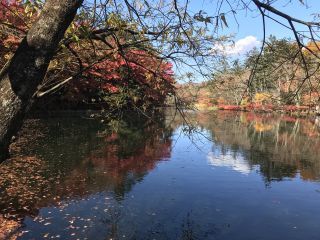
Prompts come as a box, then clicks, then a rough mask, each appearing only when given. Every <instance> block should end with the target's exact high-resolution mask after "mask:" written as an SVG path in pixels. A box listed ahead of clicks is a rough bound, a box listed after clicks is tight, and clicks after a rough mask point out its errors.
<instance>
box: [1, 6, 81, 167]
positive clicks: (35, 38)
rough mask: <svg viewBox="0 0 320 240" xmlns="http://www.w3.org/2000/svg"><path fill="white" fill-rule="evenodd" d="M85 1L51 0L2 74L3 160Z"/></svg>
mask: <svg viewBox="0 0 320 240" xmlns="http://www.w3.org/2000/svg"><path fill="white" fill-rule="evenodd" d="M82 2H83V0H64V1H57V0H47V1H46V3H45V5H44V8H43V10H42V12H41V14H40V16H39V18H38V20H37V21H36V22H35V23H34V24H33V25H32V27H31V29H30V30H29V32H28V33H27V35H26V37H25V38H24V39H23V40H22V42H21V43H20V45H19V47H18V49H17V51H16V52H15V54H14V56H13V58H12V59H11V61H10V63H9V64H8V66H7V67H6V68H5V69H4V70H3V71H2V73H0V113H1V115H0V161H1V160H4V159H5V158H6V157H7V156H8V152H9V151H8V149H9V145H10V142H11V138H12V136H13V135H15V134H16V132H17V131H18V130H19V128H20V127H21V125H22V122H23V118H24V115H25V113H26V111H27V110H28V107H29V106H30V104H31V102H32V98H33V95H34V93H35V91H36V90H37V87H38V85H39V84H40V83H41V81H42V80H43V78H44V76H45V74H46V71H47V68H48V65H49V62H50V60H51V59H52V57H53V55H54V52H55V50H56V49H57V47H58V44H59V42H60V40H61V39H62V38H63V36H64V33H65V31H66V29H67V28H68V26H69V25H70V23H71V22H72V20H73V19H74V17H75V15H76V12H77V9H78V8H79V7H80V5H81V4H82Z"/></svg>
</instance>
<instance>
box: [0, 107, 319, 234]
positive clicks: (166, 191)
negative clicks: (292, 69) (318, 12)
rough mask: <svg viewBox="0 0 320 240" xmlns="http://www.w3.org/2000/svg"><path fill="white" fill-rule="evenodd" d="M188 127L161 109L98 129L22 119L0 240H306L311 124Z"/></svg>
mask: <svg viewBox="0 0 320 240" xmlns="http://www.w3.org/2000/svg"><path fill="white" fill-rule="evenodd" d="M188 120H189V121H190V122H191V123H192V124H193V126H194V127H196V129H198V130H199V131H200V134H199V131H197V132H193V133H192V131H191V132H190V131H187V132H188V134H187V135H184V134H183V129H186V128H185V127H186V126H185V123H184V122H183V120H182V119H181V118H179V116H177V117H176V118H175V119H172V115H171V114H170V113H168V114H167V115H166V116H162V115H161V116H159V119H158V121H156V122H155V121H154V120H150V119H145V118H141V116H140V117H138V118H134V117H133V116H129V117H128V118H123V119H122V120H121V121H112V122H109V124H108V126H107V125H106V123H104V122H101V121H97V120H92V119H85V118H68V117H59V118H49V119H41V120H30V121H28V123H27V124H26V126H25V128H24V129H23V131H22V133H21V136H20V137H19V138H18V140H17V141H16V142H15V144H14V145H13V149H12V151H13V153H14V158H13V159H12V160H11V161H7V162H5V163H4V164H2V165H1V166H0V239H1V238H4V237H5V236H6V237H10V236H11V237H17V236H18V237H19V238H21V239H43V238H60V239H73V238H74V239H77V238H79V239H92V238H95V239H235V238H236V239H257V238H258V237H259V239H270V238H271V239H276V237H275V236H282V237H284V238H290V239H316V238H313V237H314V236H318V235H319V234H320V230H319V228H318V227H316V223H317V222H318V220H320V217H318V216H320V210H317V209H318V208H317V203H318V201H319V200H320V194H319V192H320V190H319V189H320V186H319V185H318V183H317V181H318V180H319V179H320V159H319V156H320V138H319V137H320V131H319V127H318V126H317V125H316V124H314V123H315V121H314V120H312V119H311V120H310V119H298V118H293V117H289V116H280V115H271V114H270V115H269V114H252V113H244V112H242V113H236V112H223V111H222V112H215V113H212V114H201V113H190V114H188ZM169 123H170V124H169ZM208 139H211V141H210V140H208ZM287 180H291V181H287ZM280 183H281V184H282V185H277V184H280ZM266 185H267V186H268V188H266V187H265V186H266ZM235 196H236V198H235ZM305 196H308V198H307V199H305V198H304V197H305ZM282 202H285V203H286V204H285V206H283V205H281V204H282ZM249 219H251V220H252V219H254V221H249ZM275 219H277V221H275ZM297 226H298V227H299V229H300V230H299V231H297V230H296V228H297ZM243 229H245V230H246V231H243ZM270 229H273V230H272V231H270ZM273 231H275V233H273ZM261 233H263V234H261ZM276 233H277V234H278V235H275V234H276ZM10 234H11V235H10ZM261 235H263V236H262V237H261ZM302 237H305V238H302ZM279 239H281V238H279Z"/></svg>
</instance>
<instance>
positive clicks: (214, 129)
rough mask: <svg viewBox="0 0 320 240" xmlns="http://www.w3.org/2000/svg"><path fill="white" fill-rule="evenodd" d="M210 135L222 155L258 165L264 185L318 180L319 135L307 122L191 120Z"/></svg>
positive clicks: (224, 116)
mask: <svg viewBox="0 0 320 240" xmlns="http://www.w3.org/2000/svg"><path fill="white" fill-rule="evenodd" d="M194 117H195V118H196V120H197V121H198V122H199V124H200V125H202V126H203V127H204V128H206V129H208V130H209V131H211V133H212V136H213V139H214V143H215V145H217V146H216V147H219V146H220V152H221V154H222V155H228V154H229V155H234V158H236V156H239V155H241V156H242V158H243V159H245V160H246V162H247V164H248V167H250V168H252V167H253V166H255V165H258V166H259V168H260V171H261V172H262V174H263V175H264V176H265V178H266V181H267V182H269V181H272V180H282V179H283V178H286V177H294V176H296V174H297V173H298V172H299V173H300V175H301V177H302V178H303V179H305V180H318V179H320V160H319V156H320V138H319V137H320V131H319V128H318V127H317V126H316V125H315V124H314V123H313V122H312V121H311V120H308V119H301V118H300V119H299V118H294V117H290V116H280V115H279V116H277V115H272V114H254V113H246V112H241V113H237V112H227V111H224V112H223V111H220V112H218V113H216V114H213V115H211V116H210V115H209V114H206V115H202V114H199V115H197V116H194Z"/></svg>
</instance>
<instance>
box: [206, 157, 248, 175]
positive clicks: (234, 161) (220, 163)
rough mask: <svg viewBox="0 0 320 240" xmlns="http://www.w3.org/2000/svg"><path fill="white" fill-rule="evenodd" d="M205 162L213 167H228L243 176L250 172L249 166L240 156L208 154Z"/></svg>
mask: <svg viewBox="0 0 320 240" xmlns="http://www.w3.org/2000/svg"><path fill="white" fill-rule="evenodd" d="M207 160H208V163H209V164H210V165H211V166H214V167H228V168H231V169H232V170H234V171H237V172H240V173H242V174H245V175H247V174H249V173H250V172H251V167H250V165H249V164H248V162H247V161H246V160H245V159H244V158H243V157H242V156H241V155H236V156H233V155H232V154H231V153H227V154H226V155H221V153H220V154H217V153H214V152H209V153H208V155H207Z"/></svg>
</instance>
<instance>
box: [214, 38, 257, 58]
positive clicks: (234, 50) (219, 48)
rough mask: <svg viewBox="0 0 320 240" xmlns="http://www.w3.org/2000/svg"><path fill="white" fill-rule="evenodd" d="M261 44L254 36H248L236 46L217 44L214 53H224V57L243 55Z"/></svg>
mask: <svg viewBox="0 0 320 240" xmlns="http://www.w3.org/2000/svg"><path fill="white" fill-rule="evenodd" d="M260 44H261V42H260V41H259V40H257V38H256V37H254V36H246V37H245V38H242V39H239V40H238V41H236V42H235V43H234V44H228V45H222V44H217V45H215V46H214V47H213V49H212V50H213V51H214V52H218V53H220V54H221V53H222V54H224V55H242V54H245V53H247V52H249V51H250V50H252V49H253V48H254V47H257V46H259V45H260Z"/></svg>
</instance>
